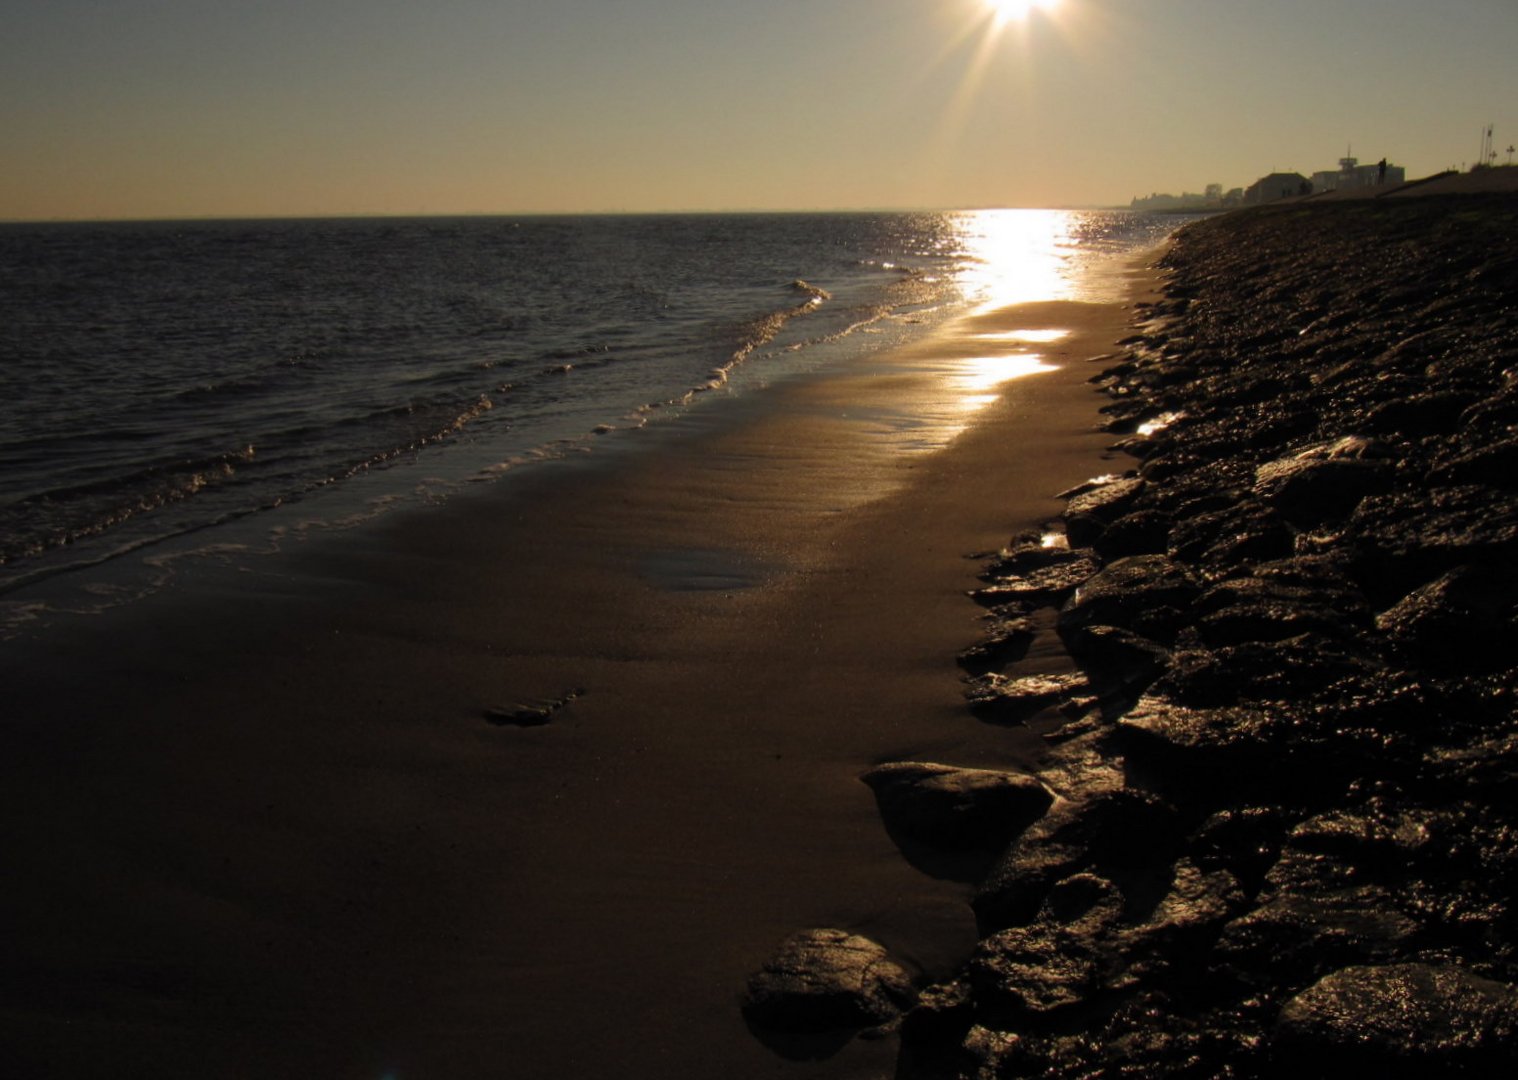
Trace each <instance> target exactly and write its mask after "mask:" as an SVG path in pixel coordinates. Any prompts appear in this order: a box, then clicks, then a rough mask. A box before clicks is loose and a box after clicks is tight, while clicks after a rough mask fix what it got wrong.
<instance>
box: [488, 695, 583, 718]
mask: <svg viewBox="0 0 1518 1080" xmlns="http://www.w3.org/2000/svg"><path fill="white" fill-rule="evenodd" d="M584 692H585V691H583V690H569V691H566V692H565V693H563V694H561V695H560V696H559V697H556V698H539V699H537V700H534V701H521V702H517V703H516V704H513V705H506V706H502V707H500V708H492V709H486V710H485V711H484V713H483V715H484V717H485V720H486V722H487V723H491V724H494V725H495V726H496V727H542V726H543V725H544V724H548V723H551V722H552V721H553V718H554V714H555V713H557V712H559V710H561V709H563V708H565V707H566V706H568V705H569V703H570V702H572V701H574V700H575V698H577V697H580V696H581V695H582V694H584Z"/></svg>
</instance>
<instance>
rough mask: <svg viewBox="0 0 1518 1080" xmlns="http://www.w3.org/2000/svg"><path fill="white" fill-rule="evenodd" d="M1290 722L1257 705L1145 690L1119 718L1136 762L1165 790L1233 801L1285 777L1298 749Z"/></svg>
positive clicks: (1125, 743)
mask: <svg viewBox="0 0 1518 1080" xmlns="http://www.w3.org/2000/svg"><path fill="white" fill-rule="evenodd" d="M1288 726H1289V721H1282V720H1273V719H1272V716H1271V714H1269V713H1267V712H1265V711H1262V710H1260V709H1258V708H1246V707H1241V706H1226V707H1218V708H1210V709H1193V708H1188V707H1186V706H1183V705H1177V704H1176V703H1175V702H1173V701H1170V700H1168V699H1166V698H1163V697H1146V698H1142V699H1140V701H1139V702H1138V704H1137V705H1135V706H1134V707H1133V708H1132V709H1130V710H1129V711H1128V712H1127V713H1126V714H1125V715H1124V716H1122V717H1120V718H1119V719H1118V722H1117V730H1118V732H1119V735H1120V737H1121V739H1122V746H1123V749H1124V751H1125V752H1126V754H1127V755H1128V758H1129V761H1130V767H1131V768H1133V769H1135V770H1138V772H1139V774H1140V775H1143V776H1145V777H1147V778H1149V779H1150V780H1151V781H1152V782H1154V783H1156V784H1158V785H1159V786H1160V787H1161V788H1163V789H1164V790H1166V791H1169V792H1173V793H1175V794H1177V795H1179V796H1181V797H1184V798H1187V799H1197V798H1206V799H1213V800H1217V799H1220V800H1222V801H1223V803H1224V804H1225V805H1226V804H1228V803H1229V802H1233V801H1237V800H1249V799H1251V798H1253V797H1254V796H1256V795H1257V794H1258V793H1259V792H1258V790H1257V789H1258V788H1260V787H1261V786H1262V785H1264V786H1266V787H1267V788H1268V787H1269V786H1270V785H1273V784H1276V783H1278V776H1279V773H1280V771H1281V770H1282V769H1283V768H1284V767H1285V766H1286V764H1287V763H1288V762H1290V761H1291V760H1292V759H1293V757H1294V756H1295V755H1296V752H1297V751H1296V748H1294V747H1293V746H1292V745H1291V742H1290V741H1289V740H1283V739H1282V738H1281V736H1282V735H1283V734H1284V732H1283V728H1287V727H1288Z"/></svg>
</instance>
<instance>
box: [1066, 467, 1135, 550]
mask: <svg viewBox="0 0 1518 1080" xmlns="http://www.w3.org/2000/svg"><path fill="white" fill-rule="evenodd" d="M1143 491H1144V481H1143V480H1140V479H1138V478H1137V477H1135V478H1132V479H1128V480H1114V481H1112V482H1111V483H1110V484H1103V485H1102V486H1100V487H1098V488H1095V489H1093V490H1091V491H1086V492H1083V493H1081V494H1079V495H1076V496H1075V497H1074V498H1072V499H1071V500H1070V501H1069V503H1068V504H1067V505H1066V506H1065V513H1064V521H1065V535H1066V536H1068V537H1069V538H1070V544H1071V546H1072V547H1087V546H1089V545H1090V544H1091V543H1092V541H1094V540H1095V539H1096V538H1097V537H1099V536H1100V535H1101V534H1102V531H1103V530H1104V529H1105V528H1106V527H1107V525H1108V524H1110V523H1111V522H1113V521H1115V520H1117V519H1118V518H1119V517H1121V516H1122V515H1123V514H1125V513H1127V512H1128V510H1129V509H1130V508H1132V506H1133V503H1134V501H1135V500H1137V499H1138V497H1139V496H1140V495H1141V494H1142V493H1143Z"/></svg>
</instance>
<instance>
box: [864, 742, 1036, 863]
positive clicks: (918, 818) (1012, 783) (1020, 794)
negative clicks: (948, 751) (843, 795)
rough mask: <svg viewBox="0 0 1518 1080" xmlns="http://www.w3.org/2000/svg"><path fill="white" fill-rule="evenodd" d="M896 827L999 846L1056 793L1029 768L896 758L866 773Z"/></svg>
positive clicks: (928, 838) (916, 835) (946, 842)
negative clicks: (1013, 769)
mask: <svg viewBox="0 0 1518 1080" xmlns="http://www.w3.org/2000/svg"><path fill="white" fill-rule="evenodd" d="M861 779H863V780H864V782H865V783H866V784H868V785H869V786H870V787H871V789H873V790H874V792H875V801H876V802H877V803H878V804H879V806H880V813H881V817H883V818H884V819H885V822H886V826H887V828H889V829H890V830H892V831H893V832H900V833H903V834H905V835H907V836H910V837H912V838H913V839H916V840H922V841H925V842H926V843H929V844H936V845H939V846H942V847H978V848H1000V847H1003V846H1005V845H1006V844H1007V843H1008V842H1009V841H1011V840H1012V838H1013V837H1015V836H1017V834H1018V833H1020V832H1022V831H1023V829H1025V828H1026V827H1027V826H1028V824H1029V823H1030V822H1032V821H1034V820H1035V819H1037V818H1038V816H1039V815H1040V814H1042V813H1043V812H1044V811H1045V810H1046V809H1048V807H1049V804H1050V803H1051V802H1052V801H1053V800H1054V796H1053V795H1051V794H1050V793H1049V790H1048V789H1047V788H1046V787H1044V785H1043V784H1041V783H1040V782H1039V781H1038V778H1037V777H1034V776H1029V775H1028V774H1027V773H1009V772H998V771H995V770H992V769H961V768H955V767H954V766H952V765H939V764H936V763H933V762H919V761H896V762H892V763H890V764H888V765H881V766H878V767H876V768H874V769H871V770H870V771H869V772H867V773H865V774H864V776H863V777H862V778H861Z"/></svg>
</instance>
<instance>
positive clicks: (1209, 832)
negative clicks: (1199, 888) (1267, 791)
mask: <svg viewBox="0 0 1518 1080" xmlns="http://www.w3.org/2000/svg"><path fill="white" fill-rule="evenodd" d="M1285 832H1286V815H1285V814H1284V813H1283V811H1282V810H1281V809H1280V808H1279V807H1274V806H1241V807H1234V808H1230V809H1225V810H1219V811H1217V812H1215V813H1213V814H1211V815H1209V816H1208V817H1207V819H1206V820H1204V821H1203V822H1202V823H1201V825H1199V826H1198V827H1197V829H1196V831H1195V832H1194V833H1193V834H1192V835H1191V836H1190V837H1189V838H1188V840H1187V844H1186V850H1187V851H1188V852H1189V853H1190V856H1191V858H1192V859H1193V860H1195V862H1196V864H1197V865H1198V866H1200V867H1202V868H1203V869H1206V870H1215V869H1222V870H1227V871H1228V873H1229V874H1230V875H1232V876H1233V877H1234V878H1236V879H1237V880H1238V882H1239V884H1240V886H1241V887H1242V888H1243V889H1244V891H1245V893H1246V894H1248V895H1250V896H1253V895H1255V894H1256V893H1258V892H1259V890H1260V886H1261V885H1262V884H1263V882H1264V880H1265V875H1266V873H1267V872H1268V871H1269V870H1270V869H1271V867H1272V866H1274V865H1275V864H1276V861H1277V860H1278V859H1279V858H1280V854H1281V846H1282V844H1283V842H1284V835H1285Z"/></svg>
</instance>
